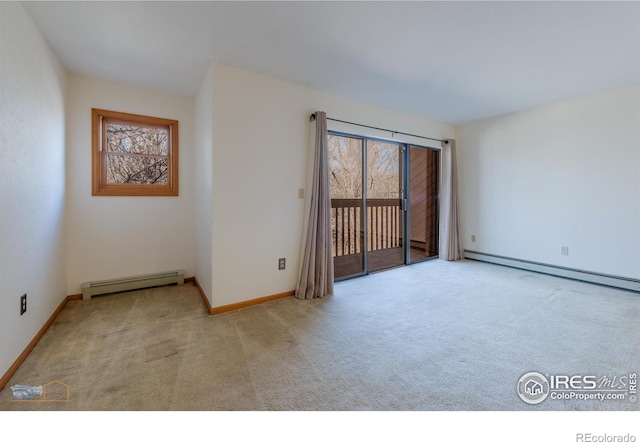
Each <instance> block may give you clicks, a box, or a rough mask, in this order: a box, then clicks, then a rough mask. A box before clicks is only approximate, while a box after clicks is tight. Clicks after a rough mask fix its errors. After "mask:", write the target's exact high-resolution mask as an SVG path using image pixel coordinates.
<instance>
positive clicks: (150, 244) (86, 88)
mask: <svg viewBox="0 0 640 442" xmlns="http://www.w3.org/2000/svg"><path fill="white" fill-rule="evenodd" d="M91 108H99V109H107V110H114V111H119V112H128V113H134V114H142V115H150V116H154V117H160V118H169V119H175V120H178V121H179V155H180V156H179V161H180V165H179V174H180V176H179V179H180V184H179V185H180V196H178V197H117V196H116V197H105V196H91ZM194 108H195V103H194V100H193V99H191V98H185V97H179V96H174V95H169V94H165V93H162V92H158V91H154V90H146V89H141V88H137V87H132V86H128V85H122V84H115V83H112V82H109V81H104V80H99V79H96V78H90V77H84V76H78V75H71V76H70V81H69V111H68V118H67V128H68V138H67V141H68V153H67V155H68V156H67V169H68V175H67V186H68V193H67V197H68V202H69V210H68V224H69V262H68V263H69V276H68V291H69V293H70V294H73V293H80V292H81V285H82V283H84V282H88V281H95V280H102V279H110V278H118V277H124V276H136V275H141V274H148V273H157V272H162V271H167V270H177V269H183V270H184V271H185V276H192V275H194V273H195V246H194V241H195V239H194V235H193V231H194V200H195V196H194V169H195V161H194V154H195V146H194Z"/></svg>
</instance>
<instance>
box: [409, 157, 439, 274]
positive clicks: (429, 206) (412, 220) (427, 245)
mask: <svg viewBox="0 0 640 442" xmlns="http://www.w3.org/2000/svg"><path fill="white" fill-rule="evenodd" d="M439 172H440V151H437V150H435V149H427V148H424V147H417V146H409V174H408V175H409V177H408V178H409V184H408V186H407V188H408V189H409V198H408V200H409V231H410V232H411V237H410V241H409V253H408V255H409V256H408V257H407V258H408V259H407V260H408V262H416V261H421V260H424V259H427V258H433V257H436V256H438V233H439V232H438V231H439V224H438V182H439V179H440V178H439Z"/></svg>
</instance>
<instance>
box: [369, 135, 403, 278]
mask: <svg viewBox="0 0 640 442" xmlns="http://www.w3.org/2000/svg"><path fill="white" fill-rule="evenodd" d="M366 146H367V149H366V156H367V173H366V175H367V187H366V189H365V193H366V210H367V212H366V213H367V229H366V235H367V270H368V271H376V270H382V269H385V268H388V267H395V266H399V265H402V264H404V261H405V257H404V207H403V201H404V190H403V187H404V186H403V172H402V169H403V168H402V164H403V162H404V161H403V155H402V154H403V150H404V148H403V145H400V144H397V143H389V142H386V141H377V140H367V143H366Z"/></svg>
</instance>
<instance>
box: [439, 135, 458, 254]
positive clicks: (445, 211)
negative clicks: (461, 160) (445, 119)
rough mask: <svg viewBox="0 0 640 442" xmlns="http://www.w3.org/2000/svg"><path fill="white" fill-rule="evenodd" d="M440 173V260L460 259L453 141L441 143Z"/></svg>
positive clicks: (456, 173)
mask: <svg viewBox="0 0 640 442" xmlns="http://www.w3.org/2000/svg"><path fill="white" fill-rule="evenodd" d="M441 164H442V171H441V174H440V176H441V177H442V181H441V184H440V195H441V197H440V259H445V260H447V261H458V260H460V259H462V257H463V254H462V243H461V242H460V233H459V232H460V229H459V221H458V216H459V212H458V167H457V162H456V142H455V140H445V141H444V142H443V143H442V162H441Z"/></svg>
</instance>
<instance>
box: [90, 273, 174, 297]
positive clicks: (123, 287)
mask: <svg viewBox="0 0 640 442" xmlns="http://www.w3.org/2000/svg"><path fill="white" fill-rule="evenodd" d="M169 284H178V285H182V284H184V271H182V270H176V271H173V272H165V273H155V274H152V275H142V276H133V277H130V278H120V279H111V280H108V281H94V282H86V283H84V284H82V299H83V300H88V299H91V297H92V296H96V295H105V294H107V293H118V292H126V291H129V290H138V289H145V288H149V287H157V286H160V285H169Z"/></svg>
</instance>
